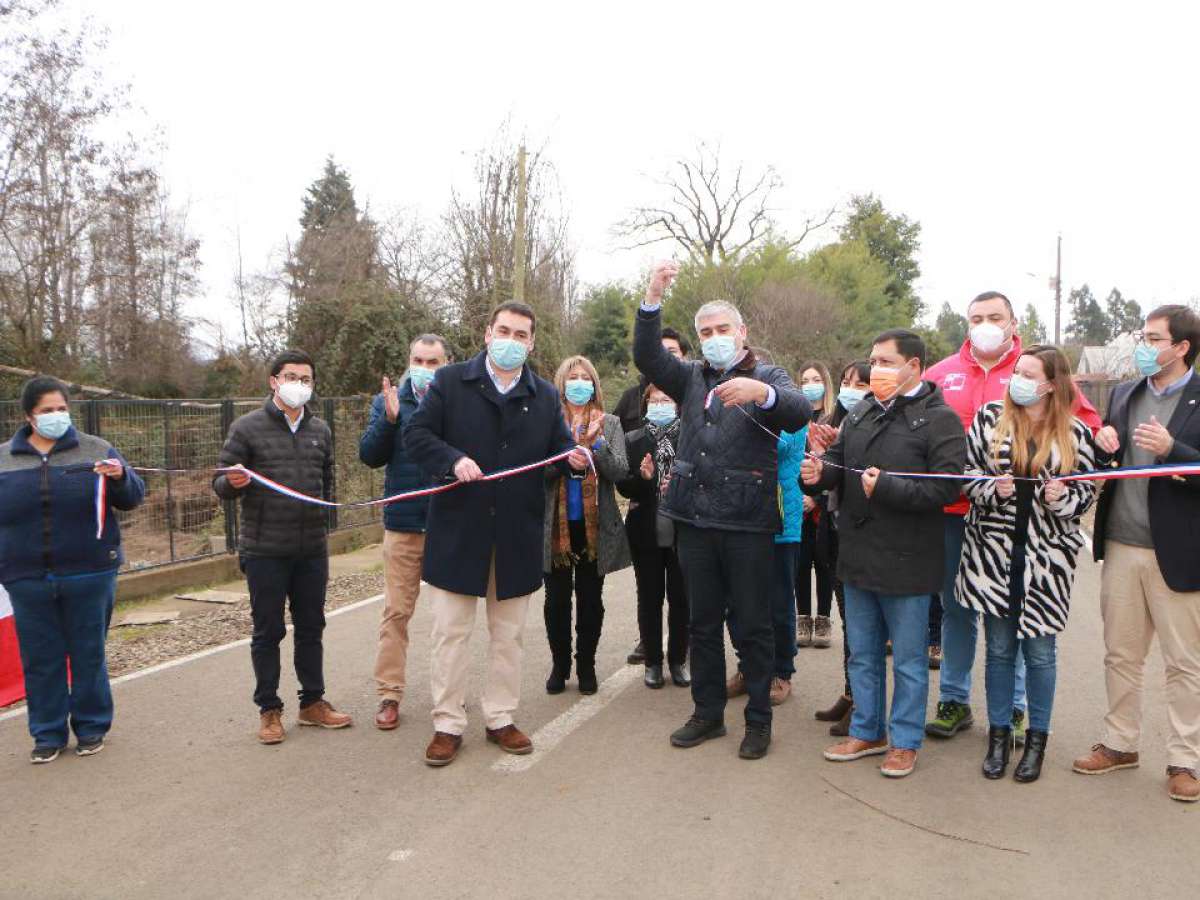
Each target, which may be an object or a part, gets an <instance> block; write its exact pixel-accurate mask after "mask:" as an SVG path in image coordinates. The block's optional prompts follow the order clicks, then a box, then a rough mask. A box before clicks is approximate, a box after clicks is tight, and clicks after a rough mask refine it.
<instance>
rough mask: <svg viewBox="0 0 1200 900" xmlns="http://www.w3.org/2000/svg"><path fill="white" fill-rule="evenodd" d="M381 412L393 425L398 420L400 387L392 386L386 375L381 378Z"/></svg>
mask: <svg viewBox="0 0 1200 900" xmlns="http://www.w3.org/2000/svg"><path fill="white" fill-rule="evenodd" d="M383 412H384V414H385V415H386V416H387V420H388V421H389V422H391V423H392V424H393V425H394V424H396V420H397V419H398V418H400V386H399V385H393V384H392V380H391V379H390V378H388V377H387V376H386V375H384V376H383Z"/></svg>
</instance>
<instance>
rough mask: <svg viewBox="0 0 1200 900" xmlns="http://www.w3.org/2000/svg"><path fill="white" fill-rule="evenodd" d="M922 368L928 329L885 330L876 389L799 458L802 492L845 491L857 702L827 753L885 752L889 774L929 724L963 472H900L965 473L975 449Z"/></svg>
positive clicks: (899, 768)
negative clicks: (947, 518)
mask: <svg viewBox="0 0 1200 900" xmlns="http://www.w3.org/2000/svg"><path fill="white" fill-rule="evenodd" d="M924 369H925V344H924V342H923V341H922V340H921V338H920V337H918V336H917V335H915V334H913V333H912V332H911V331H905V330H903V329H896V330H894V331H885V332H884V333H883V334H881V335H879V337H877V338H876V339H875V343H874V346H873V347H872V349H871V393H870V394H868V395H867V396H866V397H865V398H864V399H863V400H861V401H859V403H858V404H857V405H856V406H855V407H854V409H853V410H851V412H850V414H849V415H848V416H847V417H846V419H845V421H844V422H843V423H842V428H841V432H840V434H839V435H838V437H837V440H836V441H834V443H833V445H832V446H831V447H830V448H829V449H828V450H827V451H826V452H825V454H824V456H823V457H822V458H814V457H809V458H808V459H806V460H805V461H804V463H803V464H802V465H801V467H800V479H801V482H802V484H803V486H804V491H805V493H807V494H810V495H816V494H819V493H821V492H822V491H827V490H832V489H835V488H836V489H838V490H840V493H841V503H840V506H839V509H838V538H839V540H840V541H841V546H840V551H839V553H838V577H839V578H840V579H841V580H842V582H843V583H844V585H845V590H846V615H845V618H846V635H847V638H848V639H849V643H850V686H851V688H852V689H853V695H854V712H853V714H852V717H851V720H850V737H849V738H848V739H847V740H845V741H842V742H841V743H839V744H835V745H834V746H832V747H830V748H829V749H828V750H826V751H825V758H826V759H828V760H830V761H833V762H845V761H848V760H853V759H861V758H862V757H864V756H873V755H876V754H885V753H886V754H887V756H886V757H885V759H884V762H883V765H882V767H881V769H880V771H881V772H882V773H883V774H884V775H887V776H889V777H892V778H902V777H904V776H905V775H908V774H909V773H911V772H912V770H913V768H914V767H915V765H916V761H917V751H918V750H919V749H920V748H921V741H922V739H923V738H924V735H925V706H926V702H927V700H928V696H929V665H928V662H927V657H926V650H925V648H926V644H927V636H928V628H929V595H930V594H932V593H934V592H936V591H937V590H938V588H939V586H940V585H941V582H942V567H943V563H944V553H945V542H944V540H943V534H942V516H941V509H942V507H943V506H945V505H946V504H947V503H950V502H952V501H953V500H954V499H955V498H956V497H957V496H958V492H959V488H960V486H961V481H960V480H959V479H956V478H905V477H902V476H899V475H893V474H891V473H892V472H910V473H912V472H919V473H934V474H943V475H961V474H962V471H963V468H964V466H965V465H966V456H967V441H966V434H965V432H964V431H963V427H962V422H960V421H959V418H958V414H957V413H955V412H954V410H953V409H951V408H950V407H949V406H948V405H947V404H946V402H945V400H944V399H943V398H942V392H941V389H940V388H938V387H937V386H936V385H934V384H933V382H930V381H924V380H922V377H921V376H922V373H923V372H924ZM889 638H890V639H891V641H892V670H893V673H894V675H895V688H894V691H893V695H892V711H891V717H890V719H889V718H888V716H887V713H886V701H887V662H886V659H887V657H886V649H885V648H886V643H887V641H888V639H889ZM889 734H890V738H891V742H890V746H889V740H888V739H889Z"/></svg>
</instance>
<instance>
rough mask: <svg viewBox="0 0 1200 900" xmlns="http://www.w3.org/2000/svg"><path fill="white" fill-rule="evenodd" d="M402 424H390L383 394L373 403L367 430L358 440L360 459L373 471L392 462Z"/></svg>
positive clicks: (378, 395) (376, 397)
mask: <svg viewBox="0 0 1200 900" xmlns="http://www.w3.org/2000/svg"><path fill="white" fill-rule="evenodd" d="M399 432H400V423H399V422H389V421H388V417H387V411H386V408H385V407H384V403H383V394H377V395H376V396H375V399H374V400H372V401H371V416H370V418H369V419H368V420H367V428H366V430H365V431H363V433H362V437H361V438H359V440H358V458H359V459H360V460H362V461H363V464H364V465H368V466H370V467H371V468H372V469H378V468H379V467H380V466H386V465H387V464H388V463H389V462H391V461H392V452H393V451H394V449H395V446H396V438H397V437H398V436H399Z"/></svg>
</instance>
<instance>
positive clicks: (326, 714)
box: [299, 700, 354, 728]
mask: <svg viewBox="0 0 1200 900" xmlns="http://www.w3.org/2000/svg"><path fill="white" fill-rule="evenodd" d="M353 721H354V720H353V719H352V718H350V716H348V715H346V714H345V713H340V712H338V711H337V710H336V709H334V708H333V707H332V706H330V705H329V701H328V700H318V701H317V702H316V703H310V704H309V705H308V706H306V707H304V708H303V709H301V710H300V716H299V722H300V724H301V725H315V726H316V727H318V728H345V727H346V726H347V725H350V724H351V723H352V722H353Z"/></svg>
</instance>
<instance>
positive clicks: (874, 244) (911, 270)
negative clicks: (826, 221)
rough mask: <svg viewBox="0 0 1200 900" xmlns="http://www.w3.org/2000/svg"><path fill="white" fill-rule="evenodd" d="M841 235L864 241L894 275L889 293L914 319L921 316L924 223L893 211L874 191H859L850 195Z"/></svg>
mask: <svg viewBox="0 0 1200 900" xmlns="http://www.w3.org/2000/svg"><path fill="white" fill-rule="evenodd" d="M839 236H840V237H841V239H842V240H843V241H861V242H862V243H864V244H865V245H866V247H867V249H868V250H869V251H870V253H871V256H873V257H875V259H878V260H879V261H880V262H882V263H883V264H884V265H886V266H887V268H888V271H889V272H891V276H892V281H891V284H889V285H888V288H887V293H888V296H890V297H891V298H892V299H894V300H898V301H900V302H901V303H902V304H903V305H905V306H907V308H908V312H909V318H910V319H917V318H919V317H920V315H921V311H922V309H923V308H924V304H923V303H922V301H921V298H920V297H918V296H917V293H916V281H917V279H918V278H919V277H920V276H921V267H920V264H919V263H918V262H917V253H918V252H919V251H920V249H921V223H920V222H915V221H913V220H912V219H910V218H908V216H904V215H897V214H893V213H889V212H888V211H887V210H886V209H884V207H883V202H882V201H881V200H880V199H879V198H878V197H876V196H875V195H874V194H858V195H856V196H853V197H851V198H850V212H849V214H848V215H847V216H846V221H845V222H844V223H843V224H842V227H841V230H840V232H839Z"/></svg>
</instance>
